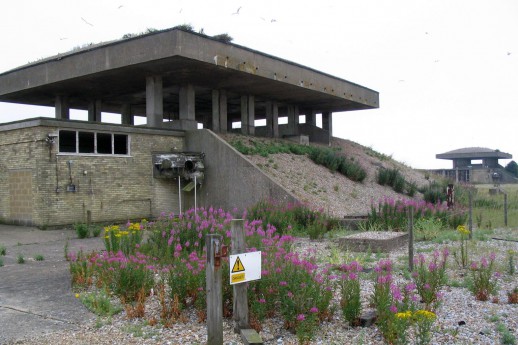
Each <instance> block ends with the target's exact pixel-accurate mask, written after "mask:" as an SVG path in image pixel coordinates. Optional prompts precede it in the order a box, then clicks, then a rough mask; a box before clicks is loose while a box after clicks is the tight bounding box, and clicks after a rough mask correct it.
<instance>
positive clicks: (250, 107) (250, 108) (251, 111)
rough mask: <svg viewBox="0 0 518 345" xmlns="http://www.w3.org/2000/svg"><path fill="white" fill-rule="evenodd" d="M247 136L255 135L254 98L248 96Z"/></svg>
mask: <svg viewBox="0 0 518 345" xmlns="http://www.w3.org/2000/svg"><path fill="white" fill-rule="evenodd" d="M248 134H250V135H255V96H252V95H250V96H248Z"/></svg>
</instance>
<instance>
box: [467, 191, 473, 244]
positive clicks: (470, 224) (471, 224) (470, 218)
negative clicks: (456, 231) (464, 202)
mask: <svg viewBox="0 0 518 345" xmlns="http://www.w3.org/2000/svg"><path fill="white" fill-rule="evenodd" d="M468 199H469V218H468V226H469V239H470V240H471V239H472V238H473V196H472V195H471V190H470V191H469V192H468Z"/></svg>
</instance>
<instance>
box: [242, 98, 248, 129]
mask: <svg viewBox="0 0 518 345" xmlns="http://www.w3.org/2000/svg"><path fill="white" fill-rule="evenodd" d="M248 120H249V117H248V96H241V133H243V134H245V135H246V134H249V133H248V128H249V124H248Z"/></svg>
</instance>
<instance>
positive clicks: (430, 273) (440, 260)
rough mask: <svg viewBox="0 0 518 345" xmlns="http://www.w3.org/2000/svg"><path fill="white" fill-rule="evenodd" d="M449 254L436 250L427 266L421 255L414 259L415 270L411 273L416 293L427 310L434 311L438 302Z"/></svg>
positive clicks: (444, 282)
mask: <svg viewBox="0 0 518 345" xmlns="http://www.w3.org/2000/svg"><path fill="white" fill-rule="evenodd" d="M448 255H449V252H448V250H447V249H444V250H443V251H442V252H441V253H440V252H439V251H438V250H436V251H434V253H433V257H432V259H431V260H430V262H429V263H428V264H427V263H426V260H425V257H424V255H423V254H419V255H418V256H417V257H416V258H414V265H416V270H415V271H414V272H413V273H412V277H413V280H414V283H415V285H416V288H417V292H418V293H419V295H420V296H421V299H422V301H423V303H424V304H425V306H426V309H427V310H435V309H436V308H437V306H438V304H439V302H440V290H441V288H442V287H443V286H444V285H445V284H446V279H447V277H446V262H447V259H448Z"/></svg>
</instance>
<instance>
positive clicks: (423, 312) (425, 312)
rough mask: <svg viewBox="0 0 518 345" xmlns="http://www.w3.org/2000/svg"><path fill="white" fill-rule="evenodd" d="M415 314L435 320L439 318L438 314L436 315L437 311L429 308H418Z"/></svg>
mask: <svg viewBox="0 0 518 345" xmlns="http://www.w3.org/2000/svg"><path fill="white" fill-rule="evenodd" d="M414 315H415V316H417V317H421V318H424V319H429V320H435V319H436V318H437V315H435V313H433V312H431V311H428V310H418V311H416V312H415V314H414Z"/></svg>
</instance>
